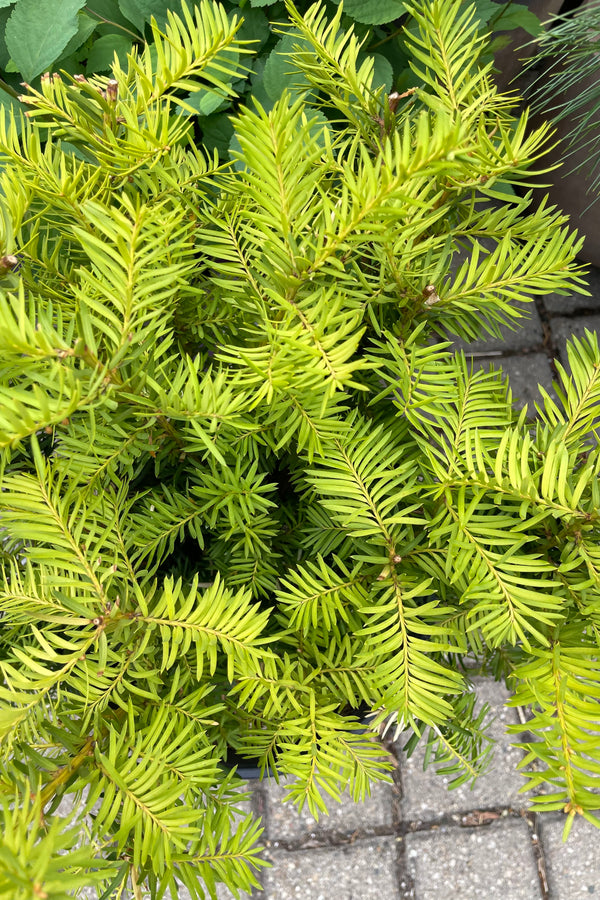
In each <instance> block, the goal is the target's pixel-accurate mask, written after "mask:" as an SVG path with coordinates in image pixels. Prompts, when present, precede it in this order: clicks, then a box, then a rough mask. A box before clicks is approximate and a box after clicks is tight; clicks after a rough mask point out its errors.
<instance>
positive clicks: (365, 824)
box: [265, 778, 396, 840]
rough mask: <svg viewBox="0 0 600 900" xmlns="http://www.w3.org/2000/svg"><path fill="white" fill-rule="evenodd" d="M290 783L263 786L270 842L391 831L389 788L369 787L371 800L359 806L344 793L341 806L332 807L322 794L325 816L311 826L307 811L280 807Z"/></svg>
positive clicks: (391, 791)
mask: <svg viewBox="0 0 600 900" xmlns="http://www.w3.org/2000/svg"><path fill="white" fill-rule="evenodd" d="M291 780H292V779H289V778H286V779H283V778H282V779H281V780H280V783H279V784H276V782H274V781H270V782H269V783H268V784H266V786H265V787H266V791H265V793H266V796H267V816H266V819H267V822H268V826H267V827H268V832H269V837H270V838H271V839H273V840H299V839H300V840H301V839H304V838H316V837H318V836H319V835H323V834H327V832H332V831H336V832H354V831H356V830H357V829H366V830H368V829H372V828H373V827H376V826H388V827H391V825H392V823H393V804H394V801H395V791H396V788H395V787H394V785H392V784H387V783H384V782H381V781H379V782H375V783H373V784H372V785H371V796H370V797H367V798H366V799H365V800H364V801H363V802H362V803H355V802H354V801H353V800H352V797H351V796H350V795H349V794H348V793H347V792H346V793H345V794H344V796H343V797H342V801H341V803H336V802H335V800H332V799H331V797H329V796H328V795H327V794H326V793H324V792H322V793H323V797H324V799H325V802H326V803H327V807H328V812H329V815H327V816H325V815H320V816H319V821H318V822H315V820H314V819H313V817H312V816H311V814H310V813H309V811H308V809H307V807H306V806H305V807H304V808H303V809H302V811H301V812H299V811H298V809H297V807H295V806H294V805H293V804H292V803H290V802H287V803H284V802H283V799H284V797H285V796H286V789H285V786H286V784H289V783H290V782H291Z"/></svg>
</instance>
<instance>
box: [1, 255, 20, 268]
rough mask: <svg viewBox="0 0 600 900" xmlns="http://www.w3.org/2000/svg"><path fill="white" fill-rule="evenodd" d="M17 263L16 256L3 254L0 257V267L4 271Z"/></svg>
mask: <svg viewBox="0 0 600 900" xmlns="http://www.w3.org/2000/svg"><path fill="white" fill-rule="evenodd" d="M18 265H19V260H18V258H17V257H16V256H3V257H2V259H0V269H4V270H5V271H7V270H12V269H14V268H15V266H18Z"/></svg>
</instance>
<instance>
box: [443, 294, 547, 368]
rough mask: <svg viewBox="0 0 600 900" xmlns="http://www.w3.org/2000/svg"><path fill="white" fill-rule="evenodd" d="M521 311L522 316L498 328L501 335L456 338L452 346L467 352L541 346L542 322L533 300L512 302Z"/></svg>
mask: <svg viewBox="0 0 600 900" xmlns="http://www.w3.org/2000/svg"><path fill="white" fill-rule="evenodd" d="M512 305H514V307H515V308H517V309H519V310H520V311H521V312H522V315H523V318H521V319H518V320H517V321H516V322H513V323H512V325H511V326H508V325H503V326H502V327H501V329H500V331H501V333H502V337H500V338H497V337H491V336H486V337H481V338H480V339H479V340H477V341H463V340H459V339H456V340H455V341H454V346H455V347H456V349H457V350H464V351H465V353H466V354H467V355H468V354H469V352H477V353H489V351H490V350H503V351H506V350H507V349H510V350H535V349H537V348H540V349H541V347H542V343H543V340H544V333H543V330H542V323H541V320H540V317H539V315H538V312H537V309H536V306H535V303H534V302H533V300H531V301H529V300H525V301H520V302H518V303H514V304H512Z"/></svg>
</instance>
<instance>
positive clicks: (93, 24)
mask: <svg viewBox="0 0 600 900" xmlns="http://www.w3.org/2000/svg"><path fill="white" fill-rule="evenodd" d="M97 26H98V20H97V19H92V17H91V16H88V15H87V14H86V13H84V12H80V13H78V15H77V31H76V32H75V34H74V35H73V37H72V38H71V40H70V41H69V43H68V44H67V46H66V47H65V49H64V50H63V52H62V53H61V55H60V56H59V57H58V60H57V61H62V60H63V59H66V58H67V57H68V56H70V55H71V54H72V53H75V51H76V50H79V48H80V47H81V46H82V45H83V44H85V42H86V41H87V39H88V38H89V36H90V34H91V33H92V32H93V31H94V29H95V28H97Z"/></svg>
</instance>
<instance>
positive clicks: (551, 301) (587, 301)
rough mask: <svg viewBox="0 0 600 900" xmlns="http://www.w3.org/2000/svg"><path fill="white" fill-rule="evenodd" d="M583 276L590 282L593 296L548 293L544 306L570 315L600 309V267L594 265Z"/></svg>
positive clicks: (589, 287)
mask: <svg viewBox="0 0 600 900" xmlns="http://www.w3.org/2000/svg"><path fill="white" fill-rule="evenodd" d="M583 277H584V278H585V279H586V281H587V283H588V290H589V291H590V293H591V295H592V296H591V297H585V296H584V295H583V294H569V295H568V296H566V297H561V295H560V294H547V295H546V296H545V297H544V306H545V307H546V309H547V310H548V312H549V313H551V314H552V315H558V316H560V315H570V314H571V313H577V312H581V311H582V310H592V309H598V310H600V269H597V268H594V267H593V266H592V267H591V268H590V270H589V272H588V273H587V274H586V275H584V276H583Z"/></svg>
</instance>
